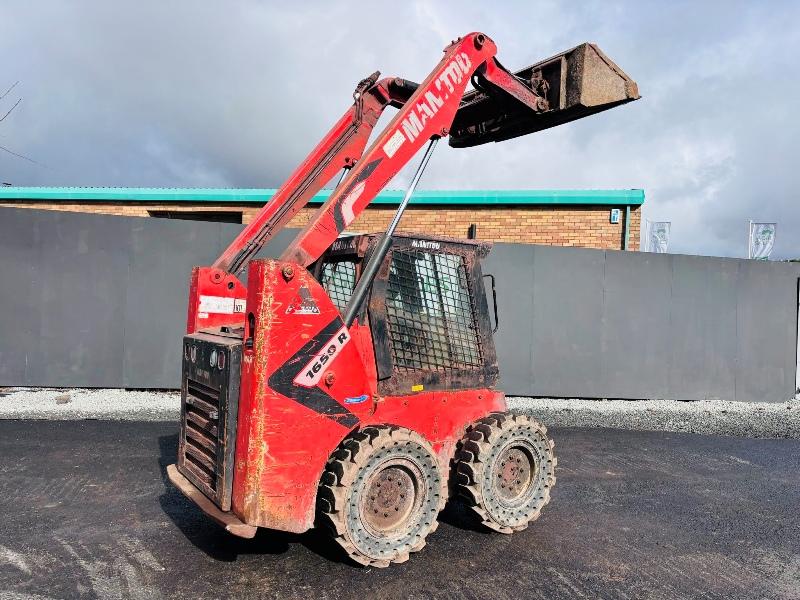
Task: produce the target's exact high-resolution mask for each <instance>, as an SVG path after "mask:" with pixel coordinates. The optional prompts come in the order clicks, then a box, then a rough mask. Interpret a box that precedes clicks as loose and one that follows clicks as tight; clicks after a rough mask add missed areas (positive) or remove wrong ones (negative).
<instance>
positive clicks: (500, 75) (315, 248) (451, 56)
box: [281, 33, 547, 266]
mask: <svg viewBox="0 0 800 600" xmlns="http://www.w3.org/2000/svg"><path fill="white" fill-rule="evenodd" d="M496 52H497V47H496V46H495V44H494V42H493V41H492V40H491V39H489V38H488V37H487V36H485V35H484V34H482V33H470V34H469V35H467V36H465V37H463V38H461V39H459V40H456V41H455V42H453V43H452V44H451V45H450V46H448V47H447V48H445V53H444V57H443V58H442V60H441V62H439V64H438V65H437V66H436V68H435V69H434V70H433V72H432V73H431V74H430V75H429V76H428V77H427V78H426V79H425V81H423V82H422V84H420V86H419V87H418V88H417V90H416V92H414V94H413V95H412V96H411V97H410V98H409V99H408V101H407V102H406V103H405V104H404V106H403V107H402V109H401V110H400V111H399V112H398V113H397V114H396V115H395V116H394V118H393V119H392V121H391V122H390V123H389V125H388V126H387V127H386V129H385V130H384V131H383V132H382V133H381V135H380V136H379V137H378V138H377V139H376V140H375V142H373V144H372V146H370V148H369V150H368V151H367V152H366V154H365V155H364V156H363V158H362V160H361V161H359V163H358V164H357V165H356V166H355V168H353V169H352V170H351V171H350V173H349V174H348V176H347V178H346V179H345V180H344V181H343V182H342V184H341V185H340V186H339V187H337V189H336V190H335V191H334V192H333V193H332V194H331V196H330V197H329V198H328V200H327V201H326V202H325V204H323V205H322V206H321V207H320V208H319V210H318V211H317V212H316V214H315V215H314V216H313V218H312V219H311V220H310V221H309V223H308V224H307V225H306V227H305V228H304V229H303V230H302V231H301V232H300V234H299V235H298V236H297V238H295V240H294V241H293V242H292V244H291V245H290V246H289V247H288V248H287V249H286V251H285V252H284V253H283V255H282V256H281V260H288V261H293V262H297V263H299V264H301V265H303V266H308V265H310V264H311V263H313V262H314V261H315V260H317V259H318V258H319V257H320V256H321V255H322V253H323V252H325V250H326V249H327V248H328V247H329V246H330V245H331V244H332V243H333V241H334V240H335V239H336V238H337V237H338V235H339V234H340V233H342V232H343V231H344V230H345V228H347V226H348V225H350V223H352V222H353V220H354V219H355V218H356V217H357V216H358V215H359V214H360V213H361V212H362V211H363V210H364V209H365V208H366V207H367V205H368V204H369V203H370V202H371V201H372V199H373V198H374V197H375V196H376V195H377V194H378V192H380V190H381V189H383V187H384V186H385V185H386V184H387V183H388V182H389V180H390V179H391V178H392V177H394V175H396V174H397V172H398V171H400V169H401V168H402V167H403V166H404V165H405V164H406V163H407V162H408V161H409V160H410V159H411V158H412V157H413V156H414V155H415V154H416V153H417V151H418V150H419V149H420V148H421V147H422V146H423V145H424V144H425V143H426V142H427V141H428V140H429V139H431V138H433V137H444V136H447V135H448V133H449V131H450V127H451V125H452V123H453V119H454V118H455V115H456V113H457V111H458V109H459V106H460V104H461V99H462V97H463V95H464V90H465V88H466V86H467V84H468V83H469V81H470V79H471V78H472V77H473V75H477V77H478V78H480V79H481V80H482V82H484V83H485V84H487V85H489V86H491V87H492V88H493V89H495V90H497V91H498V92H499V93H501V94H503V95H506V96H507V97H508V99H510V100H511V101H515V102H516V103H520V104H522V105H524V106H526V107H527V108H528V109H529V110H531V111H534V112H540V111H542V110H544V109H545V108H546V106H547V102H546V100H544V99H543V98H542V97H540V96H538V95H537V94H536V93H535V92H534V91H533V90H532V89H531V88H529V87H527V86H526V85H525V84H523V83H522V82H521V81H519V80H518V79H517V78H515V77H514V76H513V75H512V74H511V73H509V72H508V71H506V70H505V69H504V68H503V67H502V66H500V64H499V63H498V62H497V61H496V60H495V59H494V55H495V53H496Z"/></svg>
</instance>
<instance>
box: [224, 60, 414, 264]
mask: <svg viewBox="0 0 800 600" xmlns="http://www.w3.org/2000/svg"><path fill="white" fill-rule="evenodd" d="M379 76H380V72H377V71H376V72H375V73H373V74H372V75H370V76H369V77H367V78H365V79H363V80H362V81H361V82H359V84H358V86H356V89H355V92H353V99H354V100H355V102H354V103H353V106H352V107H350V109H349V110H348V111H347V112H346V113H345V114H344V115H343V116H342V117H341V118H340V119H339V121H338V122H337V123H336V124H335V125H334V126H333V128H332V129H331V130H330V131H329V132H328V133H327V135H326V136H325V137H324V138H323V139H322V141H321V142H320V143H319V144H318V145H317V147H316V148H314V150H312V151H311V153H310V154H309V155H308V156H307V157H306V159H305V160H304V161H303V162H302V164H301V165H300V166H299V167H298V168H297V170H295V172H294V173H292V175H291V177H289V179H288V180H287V181H286V182H285V183H284V184H283V186H282V187H281V188H280V189H279V190H278V191H277V192H276V193H275V195H274V196H273V198H272V199H271V200H270V202H268V203H267V204H266V205H265V206H264V208H262V209H261V211H260V212H259V213H258V214H257V215H256V217H255V218H254V219H253V220H252V221H251V222H250V223H249V224H248V225H247V227H245V228H244V229H243V230H242V232H241V233H240V234H239V235H238V236H237V237H236V239H235V240H233V242H231V244H230V245H229V246H228V248H227V249H226V250H225V252H223V253H222V255H221V256H220V257H219V258H218V259H217V260H216V261H215V262H214V264H213V268H215V269H221V270H223V271H228V272H229V273H234V274H236V273H239V272H240V271H242V270H244V267H245V266H246V265H247V262H248V261H249V260H250V259H251V258H252V257H253V256H254V255H255V254H256V253H257V252H258V251H259V250H260V249H261V248H262V247H263V246H264V244H266V243H267V242H268V241H269V240H270V238H271V237H272V236H273V235H274V234H275V233H277V232H278V231H280V230H281V229H282V228H283V227H284V226H285V225H286V223H288V222H289V221H290V220H291V219H292V217H293V216H294V215H296V214H297V212H298V211H299V210H300V209H301V208H303V207H304V206H305V205H306V204H307V203H308V201H309V200H310V199H311V198H312V197H313V196H314V194H316V193H317V192H318V191H319V190H320V188H321V187H322V186H323V185H325V183H327V182H328V181H330V179H331V178H332V177H333V176H334V175H335V174H336V173H337V172H338V171H340V170H341V169H349V168H351V167H352V166H353V165H354V164H355V163H356V162H357V161H358V159H359V158H360V157H361V154H362V153H363V151H364V148H365V146H366V145H367V140H368V139H369V135H370V133H371V132H372V129H373V127H375V123H377V121H378V118H379V117H380V116H381V113H382V112H383V109H384V108H386V107H387V106H390V105H391V106H396V107H400V106H402V105H403V104H404V103H405V101H406V100H407V99H408V97H409V96H410V95H411V94H412V93H413V91H414V90H415V89H416V84H413V83H411V82H409V81H405V80H403V79H399V78H395V79H391V78H385V79H381V80H378V77H379Z"/></svg>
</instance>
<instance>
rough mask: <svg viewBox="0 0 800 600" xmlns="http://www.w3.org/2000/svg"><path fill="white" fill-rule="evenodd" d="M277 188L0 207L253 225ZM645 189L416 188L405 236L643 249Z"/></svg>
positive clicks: (55, 196)
mask: <svg viewBox="0 0 800 600" xmlns="http://www.w3.org/2000/svg"><path fill="white" fill-rule="evenodd" d="M274 192H275V190H272V189H201V188H182V189H178V188H61V187H52V188H51V187H48V188H37V187H12V186H3V187H0V207H2V206H9V207H24V208H36V209H45V210H64V211H73V212H85V213H100V214H111V215H126V216H136V217H160V218H172V219H193V220H204V221H224V222H231V223H248V222H249V221H250V219H252V218H253V215H255V214H256V213H257V212H258V210H259V209H260V208H261V207H262V206H263V205H264V204H265V202H267V201H268V200H269V198H271V197H272V194H273V193H274ZM329 193H330V192H329V191H328V190H325V191H322V192H320V193H319V194H317V196H315V197H314V199H313V200H312V202H311V203H310V204H309V206H308V207H306V208H303V209H302V210H301V211H300V212H299V213H298V214H297V216H295V218H294V219H292V221H291V223H290V224H289V226H290V227H302V226H303V225H304V224H305V223H306V222H307V221H308V219H309V217H310V216H311V214H313V212H314V211H315V210H316V208H317V207H318V206H319V205H320V204H321V203H322V202H324V200H325V199H326V198H327V197H328V194H329ZM402 196H403V192H402V191H397V190H386V191H384V192H382V193H381V194H380V195H379V196H378V197H377V198H376V199H375V200H374V201H373V202H372V204H370V206H369V207H368V208H367V210H365V211H364V212H363V213H362V214H361V216H360V217H359V218H358V219H357V220H356V221H355V222H354V223H353V224H352V226H351V228H350V229H351V230H352V231H361V232H369V231H382V230H384V229H386V226H387V225H388V224H389V221H390V220H391V218H392V215H393V214H394V212H395V209H396V207H397V204H398V203H399V202H400V200H401V199H402ZM643 202H644V192H643V191H642V190H549V191H548V190H471V191H464V190H457V191H449V190H436V191H418V192H416V193H415V195H414V197H413V198H412V200H411V204H410V205H409V207H408V209H407V210H406V212H405V215H404V216H403V220H402V222H401V223H400V228H399V229H400V230H402V231H420V232H425V233H429V234H432V235H444V236H451V237H467V232H468V230H469V228H470V225H473V224H474V225H475V227H476V230H475V233H476V237H477V238H479V239H485V240H492V241H498V242H520V243H530V244H548V245H553V246H583V247H589V248H604V249H616V250H638V249H639V229H640V225H641V210H640V209H641V205H642V203H643Z"/></svg>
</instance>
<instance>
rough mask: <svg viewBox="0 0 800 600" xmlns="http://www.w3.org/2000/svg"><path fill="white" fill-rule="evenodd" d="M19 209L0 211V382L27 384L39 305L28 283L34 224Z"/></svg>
mask: <svg viewBox="0 0 800 600" xmlns="http://www.w3.org/2000/svg"><path fill="white" fill-rule="evenodd" d="M25 217H26V215H24V214H22V212H21V211H1V212H0V385H27V384H28V364H29V362H30V358H31V354H32V352H33V351H34V349H35V348H36V347H37V345H38V335H39V306H38V303H37V302H35V301H34V298H33V293H32V282H33V281H34V280H35V279H36V265H37V264H38V262H39V260H38V259H39V252H40V248H39V242H37V241H36V240H35V239H34V223H33V221H31V219H29V218H25Z"/></svg>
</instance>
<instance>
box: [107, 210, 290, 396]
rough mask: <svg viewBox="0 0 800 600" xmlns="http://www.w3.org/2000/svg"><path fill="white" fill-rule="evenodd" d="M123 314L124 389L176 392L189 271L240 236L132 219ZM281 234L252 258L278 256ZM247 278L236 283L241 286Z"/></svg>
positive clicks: (285, 238) (232, 228)
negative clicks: (173, 389)
mask: <svg viewBox="0 0 800 600" xmlns="http://www.w3.org/2000/svg"><path fill="white" fill-rule="evenodd" d="M132 223H133V225H132V235H131V267H130V277H129V281H128V285H127V299H128V301H127V303H126V307H127V308H126V314H125V341H124V344H125V349H124V351H125V352H124V360H125V366H124V377H123V382H124V384H123V385H124V387H128V388H153V387H164V388H170V387H179V386H180V369H181V340H182V339H183V336H184V334H185V331H186V302H187V299H188V297H189V275H190V273H191V270H192V267H194V266H197V265H210V264H211V263H213V262H214V260H215V259H216V258H217V256H219V254H220V253H221V252H222V250H224V248H225V247H227V245H228V243H230V242H231V241H232V240H233V239H234V238H235V237H236V235H238V233H239V232H240V231H241V226H238V225H232V224H228V223H203V222H189V223H190V226H187V222H186V221H182V220H169V219H133V220H132ZM294 233H295V231H294V230H288V231H286V230H285V231H282V232H280V233H279V234H278V235H277V236H276V237H275V239H274V240H273V241H272V242H271V243H270V244H268V246H267V247H266V248H264V249H263V250H262V251H261V252H260V253H259V254H258V257H259V258H261V257H269V256H275V255H277V254H279V253H280V252H281V251H282V250H283V249H284V248H285V247H286V246H287V245H288V242H289V240H291V239H292V237H294ZM246 276H247V273H243V274H242V276H241V279H242V281H243V282H245V283H246V282H247V278H246Z"/></svg>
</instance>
